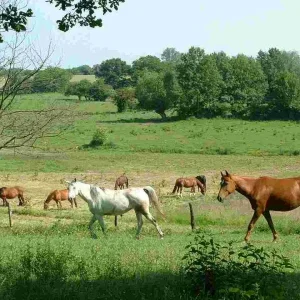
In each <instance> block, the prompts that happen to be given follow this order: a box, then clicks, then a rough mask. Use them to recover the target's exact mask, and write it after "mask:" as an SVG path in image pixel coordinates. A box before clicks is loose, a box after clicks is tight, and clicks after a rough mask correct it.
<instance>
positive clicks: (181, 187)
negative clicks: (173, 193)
mask: <svg viewBox="0 0 300 300" xmlns="http://www.w3.org/2000/svg"><path fill="white" fill-rule="evenodd" d="M182 189H183V186H180V197H181V198H182Z"/></svg>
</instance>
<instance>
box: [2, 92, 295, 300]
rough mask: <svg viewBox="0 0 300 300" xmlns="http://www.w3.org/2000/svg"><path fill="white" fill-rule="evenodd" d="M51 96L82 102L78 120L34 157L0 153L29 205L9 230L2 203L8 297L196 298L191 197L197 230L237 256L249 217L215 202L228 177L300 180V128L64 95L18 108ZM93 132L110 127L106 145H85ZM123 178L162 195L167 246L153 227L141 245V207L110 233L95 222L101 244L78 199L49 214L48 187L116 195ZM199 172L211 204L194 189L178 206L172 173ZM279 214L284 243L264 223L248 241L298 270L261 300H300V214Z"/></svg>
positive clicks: (242, 207)
mask: <svg viewBox="0 0 300 300" xmlns="http://www.w3.org/2000/svg"><path fill="white" fill-rule="evenodd" d="M49 101H56V102H58V103H60V104H61V105H65V103H67V104H68V105H71V106H74V110H75V111H76V112H78V114H77V115H76V118H74V123H73V126H72V127H71V128H70V129H69V130H68V131H67V132H65V133H64V134H63V135H62V136H60V137H55V138H50V139H45V140H41V141H40V142H39V144H38V145H39V148H38V149H36V150H34V151H28V150H24V151H22V152H21V153H19V152H16V153H14V152H13V151H3V152H1V153H0V170H1V172H0V185H1V186H13V185H21V186H23V187H24V188H25V193H24V195H25V199H27V200H29V203H28V204H27V205H26V206H25V207H17V200H13V201H12V202H11V203H12V209H13V227H12V228H9V226H8V218H7V208H5V207H0V229H1V232H0V236H1V260H0V298H1V299H19V298H20V297H21V298H22V299H45V298H47V299H67V298H68V299H71V298H72V299H83V298H84V299H95V298H100V299H127V298H130V299H193V298H194V293H193V292H192V291H191V287H190V284H189V283H188V282H187V280H186V278H185V277H184V275H183V265H184V264H183V261H182V257H183V255H184V254H185V253H186V250H185V247H186V246H187V245H188V243H189V242H190V241H192V240H193V238H194V234H192V232H191V229H190V225H189V210H188V202H189V201H192V203H193V206H194V211H195V217H196V225H197V227H198V229H199V230H200V231H201V232H203V233H205V234H207V235H209V236H211V237H213V239H214V240H215V241H217V242H221V243H228V242H229V241H233V247H234V249H239V248H240V247H242V246H243V245H244V242H243V238H244V234H245V232H246V228H247V225H248V223H249V221H250V218H251V215H252V210H251V207H250V204H249V202H248V200H246V199H245V198H243V197H242V196H240V195H238V194H237V193H236V194H234V195H232V196H230V197H229V198H228V199H226V200H225V203H224V204H222V203H219V202H218V201H217V200H216V195H217V193H218V189H219V182H220V170H224V169H228V171H231V172H233V173H236V174H241V175H251V176H261V175H270V176H275V177H287V176H299V169H300V157H299V149H300V131H299V124H298V123H296V122H277V121H273V122H263V123H260V122H246V121H241V120H222V119H213V120H203V119H202V120H197V119H190V120H186V121H180V120H176V119H175V118H174V117H171V119H170V121H168V122H160V120H159V118H158V117H157V115H156V114H155V113H151V112H125V113H122V114H118V113H116V108H115V107H114V106H113V104H112V103H96V102H84V101H83V102H81V103H78V102H77V101H76V100H75V99H74V98H69V99H65V97H64V96H62V95H59V94H53V95H42V96H41V95H34V96H32V95H30V96H23V97H22V98H20V99H19V105H20V106H21V107H22V108H28V109H31V108H32V107H35V105H36V104H38V105H39V106H40V107H42V106H45V105H48V102H49ZM170 115H171V112H170ZM97 128H104V129H105V131H106V134H107V141H106V144H105V145H104V146H103V147H102V148H98V149H89V150H86V149H85V150H82V149H81V146H82V145H84V144H88V143H89V142H90V141H91V139H92V136H93V134H94V132H95V130H96V129H97ZM297 151H298V152H297ZM124 172H126V176H127V177H128V178H129V186H144V185H152V186H153V187H154V188H155V190H156V191H157V193H158V195H159V198H160V200H161V201H162V207H163V210H164V212H165V214H166V216H167V218H166V220H165V221H164V220H162V219H159V218H158V222H159V224H160V226H161V227H162V229H163V231H164V233H165V238H164V240H160V239H159V238H158V235H157V232H156V231H155V228H154V227H153V226H152V225H151V224H150V223H149V222H148V221H146V220H145V222H144V226H143V229H142V238H141V239H140V240H135V239H134V236H135V232H136V220H135V215H134V213H133V212H129V213H126V214H125V215H124V216H123V217H119V224H118V227H114V224H113V217H110V216H106V217H105V221H106V224H107V225H108V234H107V236H106V237H104V236H103V235H102V233H101V231H100V226H99V224H97V225H96V231H97V235H98V239H97V240H93V239H91V238H90V235H89V231H88V228H87V225H88V222H89V219H90V212H89V211H88V208H87V204H86V203H84V202H83V200H81V199H79V198H78V199H77V203H78V208H77V209H73V210H72V209H70V203H69V202H67V201H64V202H62V205H63V209H61V210H57V208H56V204H55V202H54V201H53V202H51V203H50V207H49V210H47V211H45V210H43V203H44V201H45V199H46V197H47V196H48V194H49V193H50V191H52V190H54V189H63V188H65V187H66V184H65V182H64V181H65V180H70V179H73V178H74V177H76V178H77V179H79V180H82V181H85V182H88V183H94V184H97V185H99V186H101V187H106V188H112V189H113V188H114V184H115V179H116V178H117V177H118V176H119V175H121V174H122V173H124ZM199 174H205V175H206V176H207V188H208V189H207V194H206V196H205V197H204V196H202V195H201V194H200V193H197V194H196V197H195V198H190V197H189V193H188V191H189V189H188V190H186V192H185V193H184V197H183V198H180V199H179V198H177V197H175V196H173V195H170V192H171V191H172V189H173V186H174V182H175V179H176V178H178V177H181V176H193V175H195V176H196V175H199ZM152 211H153V209H152ZM271 214H272V217H273V221H274V225H275V228H276V229H277V231H278V233H279V241H278V242H277V243H272V234H271V231H270V230H269V228H268V225H267V223H266V221H265V220H264V219H263V218H261V219H260V220H259V221H258V223H257V225H256V227H255V229H254V232H253V234H252V239H251V242H252V243H253V245H255V246H257V247H263V248H265V249H266V250H268V251H272V250H273V249H276V250H277V251H278V252H279V253H280V254H283V255H285V256H286V257H288V258H289V259H290V261H291V263H292V264H293V265H294V266H295V271H294V272H293V273H291V276H289V277H287V278H285V279H282V281H281V285H282V286H275V285H274V286H272V285H270V286H269V289H267V290H266V294H265V299H271V298H273V299H287V297H288V298H289V299H300V293H299V290H298V286H299V276H300V275H299V271H300V258H299V246H300V237H299V234H300V223H299V221H300V209H296V210H294V211H291V212H285V213H272V212H271ZM275 288H277V289H276V291H277V292H276V295H274V293H272V290H273V289H275ZM278 289H279V291H280V292H279V293H278ZM275 297H277V298H275ZM233 299H238V298H233ZM245 299H246V298H245ZM252 299H255V298H252Z"/></svg>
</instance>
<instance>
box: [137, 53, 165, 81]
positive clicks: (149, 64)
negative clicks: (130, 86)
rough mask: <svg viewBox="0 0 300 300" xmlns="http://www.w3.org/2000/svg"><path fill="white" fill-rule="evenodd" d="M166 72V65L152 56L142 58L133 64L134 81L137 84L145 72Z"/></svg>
mask: <svg viewBox="0 0 300 300" xmlns="http://www.w3.org/2000/svg"><path fill="white" fill-rule="evenodd" d="M163 70H164V64H163V63H162V62H161V60H160V59H159V58H158V57H156V56H152V55H147V56H142V57H140V58H138V59H137V60H135V61H134V62H133V63H132V72H133V78H134V81H135V82H137V80H138V78H139V77H140V76H142V75H143V73H144V72H157V73H159V72H162V71H163Z"/></svg>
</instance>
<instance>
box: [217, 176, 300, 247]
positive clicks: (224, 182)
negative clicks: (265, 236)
mask: <svg viewBox="0 0 300 300" xmlns="http://www.w3.org/2000/svg"><path fill="white" fill-rule="evenodd" d="M225 172H226V173H225V174H223V173H222V172H221V187H220V191H219V194H218V200H219V201H220V202H223V200H224V198H225V197H227V196H228V195H230V194H231V193H233V192H234V191H238V192H239V193H240V194H242V195H244V196H245V197H246V198H248V199H249V201H250V204H251V207H252V209H253V210H254V214H253V217H252V219H251V221H250V223H249V226H248V231H247V234H246V236H245V241H246V242H248V241H249V238H250V234H251V231H252V229H253V227H254V225H255V223H256V221H257V220H258V218H259V217H260V216H261V215H263V216H264V217H265V219H266V220H267V222H268V224H269V227H270V229H271V231H272V233H273V240H274V241H275V240H276V239H277V237H278V235H277V232H276V230H275V228H274V225H273V221H272V218H271V215H270V210H274V211H290V210H293V209H295V208H297V207H298V206H300V177H295V178H285V179H277V178H272V177H259V178H251V177H241V176H236V175H230V174H229V173H228V172H227V171H225Z"/></svg>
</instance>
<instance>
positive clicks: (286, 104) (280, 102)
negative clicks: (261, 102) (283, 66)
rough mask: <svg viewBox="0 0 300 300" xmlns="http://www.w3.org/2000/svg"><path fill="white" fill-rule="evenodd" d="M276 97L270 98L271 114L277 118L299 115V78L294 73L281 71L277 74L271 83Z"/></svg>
mask: <svg viewBox="0 0 300 300" xmlns="http://www.w3.org/2000/svg"><path fill="white" fill-rule="evenodd" d="M273 92H274V94H275V95H276V98H273V99H271V100H270V103H269V104H270V107H271V109H272V114H273V116H274V117H277V118H293V116H295V115H298V116H299V115H300V114H299V111H300V78H299V76H297V75H296V74H295V73H292V72H289V71H283V72H280V73H278V74H277V76H276V79H275V81H274V84H273Z"/></svg>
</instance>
